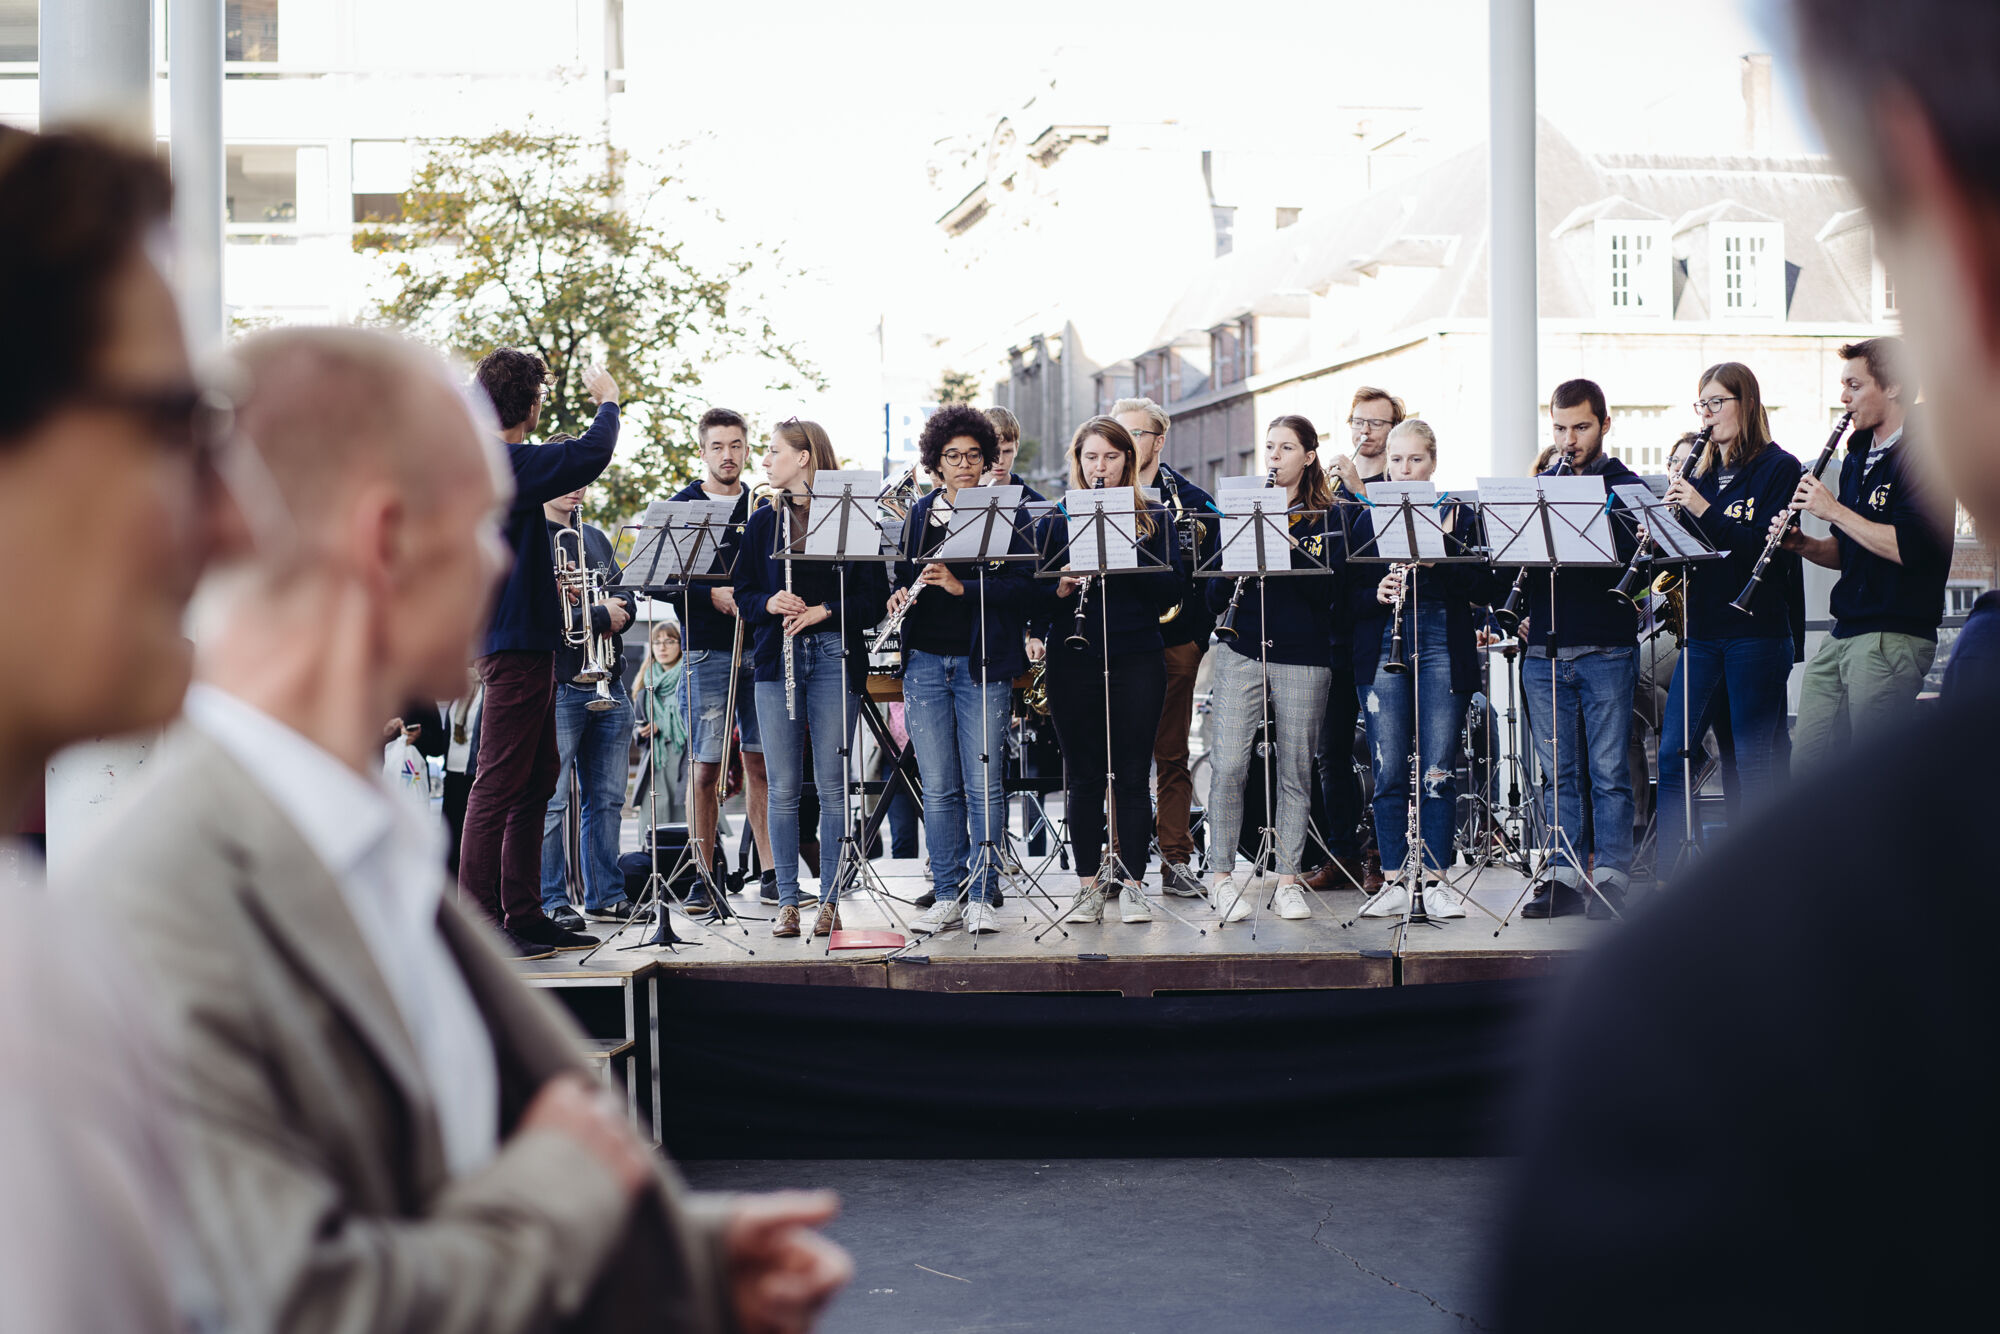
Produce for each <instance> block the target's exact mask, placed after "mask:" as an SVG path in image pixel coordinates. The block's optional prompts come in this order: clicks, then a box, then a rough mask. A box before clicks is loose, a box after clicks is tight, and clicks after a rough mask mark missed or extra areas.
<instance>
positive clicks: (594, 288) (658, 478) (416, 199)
mask: <svg viewBox="0 0 2000 1334" xmlns="http://www.w3.org/2000/svg"><path fill="white" fill-rule="evenodd" d="M422 148H423V149H424V150H425V159H424V161H423V163H422V165H421V166H420V167H419V168H418V169H417V171H416V172H415V174H414V175H413V177H412V179H411V184H410V189H409V190H408V191H407V192H405V193H404V195H403V197H402V201H401V202H402V216H401V217H400V218H398V219H394V220H390V221H386V222H381V223H377V224H375V225H371V226H369V227H367V228H366V229H364V230H362V231H359V232H357V233H356V235H355V238H354V248H355V249H356V250H357V251H358V252H361V253H363V254H369V255H375V256H379V257H380V259H381V261H382V264H383V266H384V269H385V278H386V284H385V285H386V288H387V290H386V293H385V294H384V295H382V296H381V297H380V298H379V300H378V302H377V305H376V309H375V312H374V317H375V319H376V320H377V321H378V322H381V323H386V324H390V325H393V326H395V327H398V328H400V329H403V330H404V331H406V332H408V333H410V334H411V335H413V336H415V337H418V338H421V339H424V340H425V341H428V342H431V343H434V344H436V345H437V346H440V347H443V348H446V349H448V350H450V351H451V352H452V353H454V354H456V355H458V356H460V357H463V358H465V359H466V360H467V361H468V362H470V361H476V360H477V359H478V358H479V357H481V356H483V355H485V354H486V353H487V352H489V351H491V350H492V349H494V348H496V347H519V348H524V349H529V350H532V351H535V352H538V353H540V354H541V356H542V359H543V360H544V361H546V362H547V363H548V366H549V374H550V380H551V384H550V387H549V398H548V402H547V403H546V404H545V405H544V406H543V409H542V423H543V429H544V430H545V431H546V432H548V433H549V434H555V433H558V432H563V433H568V434H579V433H581V432H582V430H583V429H584V427H585V426H586V425H588V424H589V422H590V419H591V416H592V414H593V409H592V407H591V405H590V400H589V397H588V396H587V395H586V394H585V393H584V390H583V368H584V366H585V365H587V364H589V363H590V362H593V361H595V362H599V363H601V364H602V365H603V366H604V367H605V368H606V369H607V370H609V371H610V372H611V374H612V376H613V377H614V378H615V379H616V380H617V381H618V384H619V387H620V389H621V390H622V391H623V395H624V401H623V403H621V405H620V407H621V409H622V410H623V411H624V413H625V433H624V436H623V438H622V439H621V441H620V443H619V449H618V461H617V462H616V463H615V464H613V465H612V467H611V468H610V469H609V470H608V471H607V472H606V473H605V474H604V477H603V478H602V479H601V481H600V483H599V485H598V489H597V491H596V492H595V493H594V494H593V499H592V503H591V506H590V513H591V516H592V517H593V518H596V519H600V520H603V521H606V522H617V521H619V520H622V519H624V518H626V517H628V516H630V515H632V514H634V513H636V512H637V511H638V509H639V508H640V506H642V505H643V504H644V503H645V502H646V501H647V500H649V499H654V498H657V497H659V496H662V495H665V494H666V493H668V492H669V491H670V490H672V489H674V488H676V487H677V486H679V485H681V484H683V483H685V482H686V481H688V480H689V479H691V478H692V477H694V476H696V475H698V469H699V446H698V445H697V443H696V441H695V438H694V433H695V423H696V421H697V420H698V419H699V417H700V415H701V412H702V409H703V407H704V404H703V403H702V401H701V396H700V391H701V385H702V375H703V372H704V370H706V369H707V368H709V367H712V366H714V365H715V364H716V363H718V362H719V361H721V360H723V359H725V358H732V359H733V358H742V357H753V358H757V359H759V360H760V361H762V362H764V363H767V364H768V366H769V374H770V379H769V382H768V388H769V389H771V390H772V391H774V392H782V391H785V390H791V389H796V388H800V387H802V386H810V387H813V388H819V389H823V388H825V382H824V381H823V380H822V379H821V378H820V376H819V374H818V372H816V371H815V370H814V369H813V368H812V366H811V365H810V364H809V363H808V362H807V361H806V359H805V357H804V356H803V354H802V353H801V352H800V351H799V349H798V348H797V347H796V346H795V345H794V344H792V343H789V342H787V341H785V340H784V339H783V338H781V337H780V336H779V335H778V333H777V331H776V330H775V329H774V328H773V327H772V325H771V321H770V319H769V318H768V316H766V315H764V314H762V313H760V312H759V311H758V310H757V309H755V307H754V303H752V302H750V301H748V300H746V299H745V298H743V297H742V296H741V295H740V294H739V293H740V289H741V286H742V284H743V281H744V279H745V277H746V275H748V274H750V273H751V272H752V270H753V268H754V267H755V266H758V265H760V264H761V265H764V266H766V268H769V267H771V266H775V265H777V264H779V263H780V261H779V260H778V258H777V256H776V255H774V254H772V253H770V252H768V251H765V250H764V249H763V247H761V246H759V247H756V248H754V249H753V251H752V252H751V253H750V254H747V255H739V256H737V257H735V258H733V259H730V260H727V261H723V262H720V263H717V262H712V261H704V260H701V259H698V258H697V257H696V256H694V255H693V254H691V253H690V252H689V249H688V245H687V239H686V237H685V236H683V235H676V234H674V233H673V232H672V231H670V226H671V225H672V224H673V222H675V221H678V222H683V223H689V224H695V225H700V224H707V223H712V222H713V221H714V218H713V215H699V214H698V211H699V204H698V201H697V200H696V199H695V198H694V197H693V196H691V195H690V194H689V193H688V192H687V189H686V186H685V184H684V183H682V182H680V181H677V180H676V179H675V178H674V177H673V176H672V175H671V174H666V173H661V174H654V175H648V176H641V175H640V174H639V173H638V172H637V171H636V170H635V169H634V167H633V164H632V163H631V161H630V160H629V159H628V157H627V156H626V155H625V154H624V153H622V152H620V151H619V150H617V149H615V148H613V147H611V146H610V145H609V144H608V143H606V142H605V141H603V140H587V139H584V138H581V137H578V136H575V135H567V134H544V133H536V132H533V131H532V129H530V130H525V131H505V132H502V133H499V134H492V135H488V136H486V137H484V138H478V139H466V138H452V139H436V140H428V141H425V142H424V143H423V145H422ZM676 209H678V210H681V212H680V214H679V216H678V218H677V219H670V218H669V215H670V214H671V213H673V212H674V210H676Z"/></svg>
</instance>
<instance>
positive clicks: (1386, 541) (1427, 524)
mask: <svg viewBox="0 0 2000 1334" xmlns="http://www.w3.org/2000/svg"><path fill="white" fill-rule="evenodd" d="M1365 489H1366V490H1367V492H1368V499H1369V501H1370V502H1371V503H1372V504H1373V505H1374V507H1375V508H1374V509H1373V510H1371V511H1370V512H1369V513H1370V516H1371V517H1372V519H1373V520H1374V524H1373V526H1374V529H1375V553H1374V554H1375V558H1376V559H1380V560H1393V561H1411V560H1429V561H1439V560H1446V559H1449V558H1450V556H1451V553H1450V552H1449V551H1447V550H1446V549H1445V540H1444V538H1445V533H1444V527H1443V525H1442V524H1440V523H1439V522H1438V519H1437V512H1438V511H1437V503H1438V489H1437V486H1436V485H1435V484H1433V483H1431V482H1370V483H1368V485H1367V487H1366V488H1365ZM1406 511H1407V513H1406ZM1419 514H1421V515H1422V516H1423V517H1422V519H1421V520H1418V519H1417V517H1416V516H1417V515H1419ZM1413 539H1414V546H1415V549H1414V550H1412V549H1411V548H1412V542H1413Z"/></svg>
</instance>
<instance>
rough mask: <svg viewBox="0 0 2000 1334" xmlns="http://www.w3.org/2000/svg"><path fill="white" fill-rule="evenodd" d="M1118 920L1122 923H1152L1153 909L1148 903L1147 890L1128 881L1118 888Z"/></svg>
mask: <svg viewBox="0 0 2000 1334" xmlns="http://www.w3.org/2000/svg"><path fill="white" fill-rule="evenodd" d="M1118 920H1119V921H1121V922H1150V921H1152V920H1153V909H1152V906H1151V905H1150V904H1148V903H1147V902H1146V888H1145V886H1143V885H1140V884H1138V883H1136V882H1134V881H1131V880H1127V881H1126V882H1125V883H1123V884H1121V885H1120V886H1118Z"/></svg>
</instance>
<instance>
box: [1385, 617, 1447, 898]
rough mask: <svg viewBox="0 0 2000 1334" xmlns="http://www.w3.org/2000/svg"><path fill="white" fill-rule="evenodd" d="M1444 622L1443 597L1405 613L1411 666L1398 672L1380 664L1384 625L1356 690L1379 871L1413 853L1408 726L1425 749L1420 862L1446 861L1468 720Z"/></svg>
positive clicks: (1439, 868)
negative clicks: (1370, 775) (1456, 761)
mask: <svg viewBox="0 0 2000 1334" xmlns="http://www.w3.org/2000/svg"><path fill="white" fill-rule="evenodd" d="M1445 627H1446V620H1445V609H1444V605H1443V604H1442V603H1437V602H1432V603H1428V604H1425V603H1419V605H1418V606H1417V607H1415V608H1414V609H1412V610H1411V611H1409V612H1406V613H1405V615H1404V619H1403V659H1404V661H1405V662H1408V663H1409V664H1410V666H1411V670H1410V671H1407V672H1403V673H1400V674H1398V673H1391V672H1385V671H1383V670H1382V666H1381V664H1382V663H1383V662H1385V661H1387V660H1388V657H1389V635H1390V632H1391V627H1390V626H1389V625H1388V624H1384V625H1383V627H1382V648H1381V652H1380V656H1378V657H1377V658H1376V660H1375V663H1376V666H1375V680H1374V682H1373V683H1372V684H1371V685H1369V686H1368V687H1367V688H1366V689H1364V690H1363V691H1362V692H1361V695H1362V698H1361V716H1362V717H1363V718H1365V719H1366V720H1367V723H1368V750H1369V753H1370V756H1371V758H1372V760H1373V762H1374V768H1375V846H1376V848H1377V849H1378V850H1379V851H1380V852H1381V854H1382V873H1383V874H1384V875H1394V874H1395V873H1396V872H1397V870H1399V869H1400V868H1401V867H1402V865H1403V862H1404V859H1405V858H1407V857H1408V856H1409V854H1410V742H1411V736H1410V733H1411V731H1412V730H1414V731H1415V732H1416V733H1417V739H1418V740H1419V741H1420V742H1421V749H1422V764H1423V799H1422V800H1421V801H1420V802H1419V803H1418V804H1417V837H1418V838H1419V839H1420V840H1422V842H1423V850H1424V851H1423V865H1424V869H1425V870H1426V871H1430V872H1436V873H1438V874H1440V875H1441V874H1443V873H1444V872H1445V870H1447V869H1448V868H1449V867H1450V866H1451V831H1452V827H1453V824H1454V823H1455V822H1456V820H1457V817H1458V773H1457V771H1456V770H1455V769H1454V768H1453V767H1452V751H1453V750H1454V749H1455V748H1456V747H1457V745H1458V737H1459V730H1460V729H1461V728H1462V727H1464V726H1465V705H1466V700H1465V696H1464V695H1462V694H1458V693H1455V692H1454V691H1453V690H1452V688H1451V651H1450V647H1449V645H1448V644H1447V643H1446V641H1445ZM1419 706H1421V710H1422V713H1421V716H1418V708H1419ZM1413 722H1414V723H1415V727H1414V729H1413V728H1412V723H1413Z"/></svg>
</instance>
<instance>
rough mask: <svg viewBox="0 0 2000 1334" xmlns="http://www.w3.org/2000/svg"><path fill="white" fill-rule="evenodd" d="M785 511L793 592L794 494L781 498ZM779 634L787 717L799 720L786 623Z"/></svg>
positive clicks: (787, 583)
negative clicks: (782, 649)
mask: <svg viewBox="0 0 2000 1334" xmlns="http://www.w3.org/2000/svg"><path fill="white" fill-rule="evenodd" d="M779 502H780V504H782V505H783V507H784V511H785V591H786V592H787V593H789V592H791V591H792V493H791V492H790V491H785V492H783V493H781V495H780V497H779ZM778 633H779V634H780V635H781V636H783V638H784V645H783V648H784V654H785V717H787V718H791V719H797V718H798V716H799V706H798V699H799V687H798V677H797V674H796V672H795V671H794V669H793V666H792V636H791V632H790V631H788V630H786V629H785V627H784V623H783V622H782V621H781V622H779V624H778Z"/></svg>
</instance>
